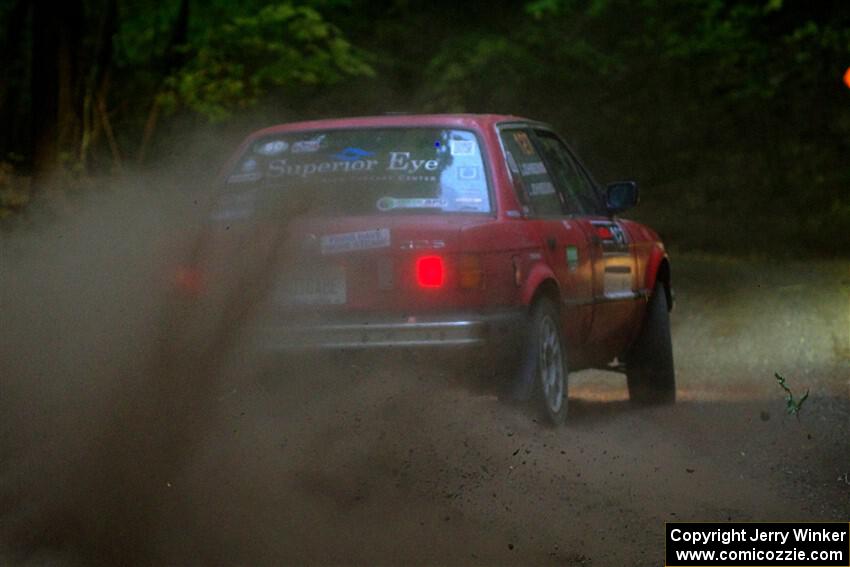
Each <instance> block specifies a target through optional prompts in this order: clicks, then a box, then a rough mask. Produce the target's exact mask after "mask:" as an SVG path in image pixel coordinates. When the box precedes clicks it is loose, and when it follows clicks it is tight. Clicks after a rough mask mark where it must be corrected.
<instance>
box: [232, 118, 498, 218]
mask: <svg viewBox="0 0 850 567" xmlns="http://www.w3.org/2000/svg"><path fill="white" fill-rule="evenodd" d="M225 185H226V188H225V192H226V193H231V194H232V193H243V191H242V190H243V189H244V190H245V191H248V192H253V190H255V189H260V188H263V189H268V190H270V191H274V192H277V191H281V192H285V191H288V190H296V189H298V190H306V191H308V193H309V195H310V201H311V205H313V206H312V207H311V208H312V209H313V210H318V211H319V212H326V213H341V214H370V213H376V212H377V213H387V214H392V213H394V212H400V211H403V212H405V213H410V212H417V211H422V212H430V213H433V212H446V213H453V212H472V213H487V212H490V210H491V208H490V193H489V190H488V185H487V176H486V175H485V172H484V164H483V161H482V157H481V149H480V147H479V145H478V140H477V139H476V137H475V134H474V133H473V132H471V131H468V130H453V129H445V128H386V129H358V130H329V131H311V132H301V133H297V132H296V133H286V134H279V135H273V136H267V137H264V138H260V139H258V140H256V141H254V142H253V143H252V144H251V146H250V147H249V148H248V149H247V151H246V152H245V153H244V155H242V156H241V157H240V158H239V160H238V161H237V162H236V165H235V167H234V169H233V170H232V171H231V172H230V174H229V175H228V176H227V177H226V179H225Z"/></svg>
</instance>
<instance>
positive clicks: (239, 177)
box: [227, 171, 263, 183]
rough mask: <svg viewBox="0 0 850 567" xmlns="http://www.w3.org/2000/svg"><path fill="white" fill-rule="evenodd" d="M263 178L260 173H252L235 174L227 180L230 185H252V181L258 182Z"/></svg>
mask: <svg viewBox="0 0 850 567" xmlns="http://www.w3.org/2000/svg"><path fill="white" fill-rule="evenodd" d="M262 177H263V174H262V173H260V172H259V171H254V172H251V173H235V174H233V175H231V176H230V177H228V178H227V182H228V183H250V182H252V181H257V180H259V179H260V178H262Z"/></svg>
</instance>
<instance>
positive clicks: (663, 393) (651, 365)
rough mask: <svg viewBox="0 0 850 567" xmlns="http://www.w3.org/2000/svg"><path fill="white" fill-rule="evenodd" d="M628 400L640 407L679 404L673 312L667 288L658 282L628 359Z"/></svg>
mask: <svg viewBox="0 0 850 567" xmlns="http://www.w3.org/2000/svg"><path fill="white" fill-rule="evenodd" d="M626 378H627V380H628V385H629V398H630V399H631V401H632V402H634V403H637V404H644V405H650V404H672V403H673V402H675V401H676V377H675V371H674V369H673V345H672V341H671V339H670V313H669V311H668V309H667V296H666V294H665V293H664V285H663V284H662V283H660V282H659V283H656V284H655V289H654V290H653V292H652V297H651V298H650V300H649V305H648V306H647V310H646V318H645V319H644V322H643V327H642V328H641V331H640V335H638V338H637V340H636V341H635V343H634V345H632V348H631V350H630V352H629V354H628V355H627V357H626Z"/></svg>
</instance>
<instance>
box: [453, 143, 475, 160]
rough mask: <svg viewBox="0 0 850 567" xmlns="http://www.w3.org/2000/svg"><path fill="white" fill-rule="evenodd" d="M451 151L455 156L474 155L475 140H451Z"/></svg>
mask: <svg viewBox="0 0 850 567" xmlns="http://www.w3.org/2000/svg"><path fill="white" fill-rule="evenodd" d="M449 151H450V152H451V154H452V155H453V156H474V155H475V142H473V141H472V140H449Z"/></svg>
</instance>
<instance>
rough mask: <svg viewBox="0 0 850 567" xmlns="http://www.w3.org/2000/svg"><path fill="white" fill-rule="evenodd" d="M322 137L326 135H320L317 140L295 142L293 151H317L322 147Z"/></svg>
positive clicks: (297, 152)
mask: <svg viewBox="0 0 850 567" xmlns="http://www.w3.org/2000/svg"><path fill="white" fill-rule="evenodd" d="M322 138H324V136H319V137H318V138H316V139H315V140H299V141H297V142H293V144H292V153H293V154H307V153H312V152H317V151H319V149H320V148H321V147H322Z"/></svg>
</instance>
